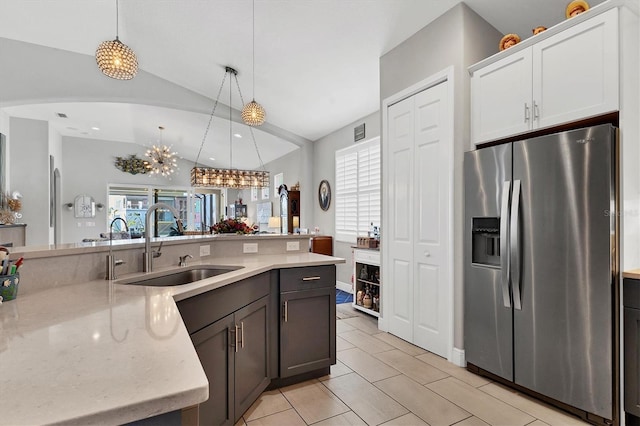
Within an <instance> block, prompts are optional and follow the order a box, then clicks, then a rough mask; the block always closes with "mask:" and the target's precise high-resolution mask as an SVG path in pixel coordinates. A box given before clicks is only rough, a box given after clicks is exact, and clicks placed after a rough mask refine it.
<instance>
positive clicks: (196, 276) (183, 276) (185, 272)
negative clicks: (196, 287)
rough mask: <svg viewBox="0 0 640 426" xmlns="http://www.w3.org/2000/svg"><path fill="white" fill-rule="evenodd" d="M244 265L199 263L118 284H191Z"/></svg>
mask: <svg viewBox="0 0 640 426" xmlns="http://www.w3.org/2000/svg"><path fill="white" fill-rule="evenodd" d="M240 268H243V266H227V265H198V266H190V267H186V268H181V269H179V270H174V271H168V272H165V273H161V274H152V276H149V275H146V276H144V277H137V278H130V279H125V280H121V281H118V284H129V285H146V286H153V287H164V286H174V285H183V284H190V283H192V282H195V281H200V280H204V279H207V278H211V277H215V276H218V275H222V274H226V273H228V272H232V271H236V270H238V269H240Z"/></svg>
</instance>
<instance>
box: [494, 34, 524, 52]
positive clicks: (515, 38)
mask: <svg viewBox="0 0 640 426" xmlns="http://www.w3.org/2000/svg"><path fill="white" fill-rule="evenodd" d="M518 43H520V36H519V35H518V34H507V35H505V36H504V37H502V39H500V44H499V47H500V50H501V51H502V50H505V49H508V48H510V47H511V46H515V45H516V44H518Z"/></svg>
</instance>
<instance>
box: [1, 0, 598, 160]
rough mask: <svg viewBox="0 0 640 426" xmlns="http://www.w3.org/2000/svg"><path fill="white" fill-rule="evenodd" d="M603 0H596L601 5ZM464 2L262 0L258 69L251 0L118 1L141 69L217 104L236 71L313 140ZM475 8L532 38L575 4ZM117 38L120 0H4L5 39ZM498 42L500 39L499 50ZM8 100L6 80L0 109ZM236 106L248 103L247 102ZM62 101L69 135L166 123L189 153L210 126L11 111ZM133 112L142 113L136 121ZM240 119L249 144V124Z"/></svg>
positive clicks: (512, 2)
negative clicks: (424, 31)
mask: <svg viewBox="0 0 640 426" xmlns="http://www.w3.org/2000/svg"><path fill="white" fill-rule="evenodd" d="M602 1H603V0H593V1H590V3H591V6H592V7H593V6H594V5H596V4H598V3H601V2H602ZM457 3H459V0H255V64H253V63H252V48H253V45H252V1H251V0H206V1H205V0H120V3H119V36H120V39H121V40H122V41H123V42H124V43H125V44H127V45H129V46H130V47H131V48H132V49H133V50H134V51H135V52H136V54H137V55H138V60H139V64H140V68H141V69H142V70H144V71H146V72H148V73H151V74H154V75H155V76H158V77H160V78H162V79H165V80H167V81H170V82H172V83H175V84H177V85H180V86H182V87H184V88H187V89H189V90H191V91H194V92H196V93H199V94H201V95H203V96H206V97H208V98H211V99H213V98H215V96H216V93H217V91H218V86H219V84H220V81H221V78H222V75H223V73H224V71H223V69H224V68H223V67H224V66H225V65H231V66H233V67H234V68H236V69H237V70H238V71H239V75H238V80H239V83H240V86H241V88H242V91H243V95H244V98H245V102H247V101H248V100H250V98H251V97H252V95H253V94H254V93H255V98H256V100H257V101H258V102H259V103H261V104H262V105H263V106H264V107H265V109H266V111H267V121H268V123H269V124H270V125H272V126H274V127H275V128H280V129H285V130H286V131H288V132H291V133H292V134H294V135H298V136H300V137H301V139H306V140H309V141H314V140H317V139H319V138H321V137H323V136H325V135H327V134H329V133H331V132H332V131H335V130H337V129H339V128H341V127H344V126H345V125H347V124H349V123H351V122H353V121H355V120H358V119H359V118H362V117H364V116H366V115H368V114H370V113H373V112H375V111H377V110H378V108H379V104H380V99H379V97H380V95H379V62H378V59H379V57H380V56H381V55H383V54H384V53H386V52H388V51H389V50H391V49H393V48H394V47H395V46H397V45H398V44H400V43H401V42H402V41H403V40H405V39H407V38H408V37H410V36H411V35H412V34H414V33H415V32H417V31H418V30H420V29H421V28H423V27H424V26H426V25H427V24H428V23H429V22H431V21H433V20H434V19H436V18H437V17H438V16H440V15H441V14H443V13H444V12H445V11H447V10H448V9H450V8H451V7H452V6H454V5H455V4H457ZM466 3H467V5H468V6H470V7H471V8H472V9H473V10H475V11H476V12H477V13H478V14H479V15H481V16H482V17H483V18H484V19H485V20H486V21H488V22H489V23H490V24H492V25H493V26H494V27H496V28H497V29H498V30H499V31H500V32H502V33H518V34H520V36H521V37H522V38H527V37H529V36H530V35H531V29H532V28H534V27H536V26H538V25H545V26H547V27H550V26H552V25H554V24H556V23H558V22H560V21H562V20H563V19H564V9H565V6H566V3H568V0H567V1H562V2H558V1H557V0H534V1H527V2H525V1H523V0H467V1H466ZM115 33H116V0H56V1H51V0H1V1H0V37H2V38H5V39H12V40H19V41H23V42H28V43H33V44H37V45H41V46H47V47H51V48H56V49H62V50H66V51H70V52H76V53H79V54H83V55H87V56H88V57H92V56H93V55H94V52H95V49H96V47H97V46H98V44H99V43H101V42H102V41H104V40H111V39H114V38H115V35H116V34H115ZM497 46H498V40H496V51H497ZM1 57H2V39H0V58H1ZM253 65H255V75H254V74H253ZM96 72H98V71H97V69H96ZM105 78H107V77H105ZM254 78H255V88H254V87H253V79H254ZM234 95H235V93H234ZM227 99H228V97H227V96H225V97H223V102H225V103H228V101H227ZM2 102H3V100H2V85H0V106H2ZM233 104H234V105H233V106H234V108H238V109H239V108H241V106H242V105H241V102H240V100H239V99H238V97H236V99H234V101H233ZM61 108H62V109H65V112H67V114H68V115H69V119H70V120H72V121H73V124H72V125H69V122H65V123H62V124H58V125H57V127H58V128H59V130H60V132H61V133H62V134H64V135H69V136H80V137H87V138H95V139H97V140H121V141H126V142H136V143H141V144H148V143H149V142H150V141H153V140H156V139H158V134H159V133H158V130H157V128H158V126H159V125H164V126H165V127H166V131H165V132H166V133H165V134H164V140H165V141H166V142H168V143H175V144H178V145H180V144H190V146H188V147H187V146H185V147H184V150H185V151H186V152H194V150H195V149H196V148H197V146H198V145H199V144H200V142H201V140H202V136H203V133H204V128H205V125H206V122H207V117H206V115H203V114H197V116H196V117H189V114H190V113H186V112H185V113H183V112H180V113H176V112H174V111H170V110H168V111H167V110H162V109H154V107H150V106H140V105H132V104H126V105H124V104H120V105H108V104H107V105H105V104H104V103H95V104H88V103H83V104H73V103H64V104H56V105H52V104H46V105H35V106H34V105H28V106H26V105H13V106H11V107H10V108H9V109H7V111H8V112H9V114H10V115H15V116H23V117H28V118H39V119H50V120H52V122H53V123H54V124H55V123H56V120H57V119H55V118H54V117H53V112H54V111H60V109H61ZM127 115H128V116H129V117H135V118H136V119H135V120H134V119H129V120H127V119H126V117H127ZM95 123H100V125H99V126H97V125H95ZM179 123H183V124H182V125H181V124H179ZM131 126H133V127H136V128H137V129H136V130H133V129H131V128H130V127H131ZM235 126H236V129H237V131H238V132H240V133H244V134H243V136H244V137H243V140H244V141H247V142H249V140H250V135H249V134H248V131H247V130H246V129H244V127H245V126H241V125H235ZM69 127H70V128H71V129H69ZM91 127H99V128H100V130H99V131H95V130H92V129H91ZM216 127H217V130H216V131H218V132H221V133H220V135H223V136H220V135H219V136H218V137H222V138H226V139H227V141H228V140H229V136H228V135H229V128H228V124H227V123H225V122H224V121H223V122H218V123H217V124H216ZM72 129H75V130H72ZM272 133H273V132H268V131H267V132H261V131H257V132H256V139H258V143H259V144H261V143H264V145H265V147H264V148H263V149H264V150H265V151H273V153H268V154H267V153H265V157H266V160H265V161H270V160H271V159H274V158H277V156H278V155H281V154H284V153H286V152H289V151H291V150H293V149H295V148H296V143H295V142H293V143H292V141H291V140H286V138H284V139H283V138H282V137H280V136H278V135H274V134H272ZM176 149H178V150H180V146H177V147H176ZM248 149H252V147H251V145H248Z"/></svg>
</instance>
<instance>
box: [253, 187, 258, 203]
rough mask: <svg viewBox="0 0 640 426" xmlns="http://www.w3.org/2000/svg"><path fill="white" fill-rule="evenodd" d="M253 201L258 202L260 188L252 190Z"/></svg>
mask: <svg viewBox="0 0 640 426" xmlns="http://www.w3.org/2000/svg"><path fill="white" fill-rule="evenodd" d="M251 201H258V188H251Z"/></svg>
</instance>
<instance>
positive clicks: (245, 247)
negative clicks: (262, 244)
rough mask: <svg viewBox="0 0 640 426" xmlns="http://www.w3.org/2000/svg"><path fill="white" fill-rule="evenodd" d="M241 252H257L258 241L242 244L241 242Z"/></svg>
mask: <svg viewBox="0 0 640 426" xmlns="http://www.w3.org/2000/svg"><path fill="white" fill-rule="evenodd" d="M242 252H243V253H257V252H258V243H244V244H242Z"/></svg>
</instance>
